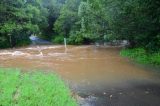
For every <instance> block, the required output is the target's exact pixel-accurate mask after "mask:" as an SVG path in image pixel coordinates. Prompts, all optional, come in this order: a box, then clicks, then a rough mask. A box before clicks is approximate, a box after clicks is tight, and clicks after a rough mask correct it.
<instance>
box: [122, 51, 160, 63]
mask: <svg viewBox="0 0 160 106" xmlns="http://www.w3.org/2000/svg"><path fill="white" fill-rule="evenodd" d="M121 55H122V56H124V57H129V58H130V59H132V60H134V61H136V62H138V63H142V64H152V65H160V52H157V53H148V52H147V51H146V50H145V49H143V48H134V49H124V50H122V51H121Z"/></svg>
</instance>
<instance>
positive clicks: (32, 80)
mask: <svg viewBox="0 0 160 106" xmlns="http://www.w3.org/2000/svg"><path fill="white" fill-rule="evenodd" d="M0 106H77V104H76V102H75V100H74V99H73V98H72V97H71V95H70V91H69V89H68V88H67V87H66V86H65V84H64V83H63V81H61V80H60V79H59V77H57V76H56V75H54V74H44V73H42V72H33V73H21V72H20V70H17V69H1V68H0Z"/></svg>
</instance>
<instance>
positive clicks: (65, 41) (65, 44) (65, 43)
mask: <svg viewBox="0 0 160 106" xmlns="http://www.w3.org/2000/svg"><path fill="white" fill-rule="evenodd" d="M64 47H65V49H67V40H66V38H64Z"/></svg>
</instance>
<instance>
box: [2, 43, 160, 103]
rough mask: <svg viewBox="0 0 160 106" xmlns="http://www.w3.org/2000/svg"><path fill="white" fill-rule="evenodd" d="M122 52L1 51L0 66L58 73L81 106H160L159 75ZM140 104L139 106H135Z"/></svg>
mask: <svg viewBox="0 0 160 106" xmlns="http://www.w3.org/2000/svg"><path fill="white" fill-rule="evenodd" d="M120 49H121V48H116V47H107V48H106V47H95V46H67V50H66V49H65V47H64V46H61V45H57V46H52V45H50V46H30V47H24V48H17V49H7V50H0V66H1V67H13V68H21V69H23V71H30V70H43V71H46V72H55V73H57V74H58V75H60V77H62V79H64V80H65V82H66V83H67V84H68V85H69V86H70V88H71V90H72V92H76V94H78V95H79V96H78V97H77V98H78V100H79V103H80V104H81V105H82V106H158V105H159V104H160V77H159V76H160V75H159V72H155V71H151V70H150V69H147V68H144V67H141V66H137V65H136V64H134V63H131V62H130V61H129V60H128V59H125V58H122V57H121V56H119V51H120ZM136 104H137V105H136Z"/></svg>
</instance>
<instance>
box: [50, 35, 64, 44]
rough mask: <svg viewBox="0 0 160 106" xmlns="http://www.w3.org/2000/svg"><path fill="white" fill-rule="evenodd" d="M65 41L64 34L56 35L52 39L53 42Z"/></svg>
mask: <svg viewBox="0 0 160 106" xmlns="http://www.w3.org/2000/svg"><path fill="white" fill-rule="evenodd" d="M63 42H64V36H62V35H59V36H56V37H54V38H53V39H52V43H55V44H63Z"/></svg>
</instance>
